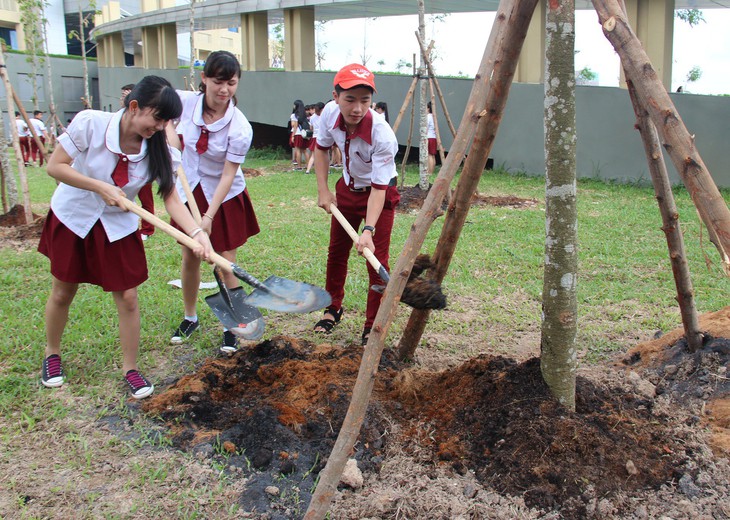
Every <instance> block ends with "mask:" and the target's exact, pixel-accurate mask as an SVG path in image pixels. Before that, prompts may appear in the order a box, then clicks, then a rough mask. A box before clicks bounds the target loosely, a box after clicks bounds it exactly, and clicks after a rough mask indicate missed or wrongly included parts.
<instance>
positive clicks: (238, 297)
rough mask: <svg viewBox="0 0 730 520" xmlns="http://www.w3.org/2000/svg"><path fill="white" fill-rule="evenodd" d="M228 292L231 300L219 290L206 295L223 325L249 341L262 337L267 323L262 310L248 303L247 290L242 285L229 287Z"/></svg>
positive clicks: (206, 300)
mask: <svg viewBox="0 0 730 520" xmlns="http://www.w3.org/2000/svg"><path fill="white" fill-rule="evenodd" d="M227 293H228V296H229V297H230V300H228V299H227V298H226V297H225V295H224V294H223V293H222V292H219V293H215V294H211V295H210V296H206V297H205V302H206V303H207V304H208V305H209V306H210V308H211V310H212V311H213V314H215V315H216V317H217V318H218V319H219V320H220V322H221V323H222V324H223V326H224V327H226V328H227V329H228V330H230V331H231V332H232V333H233V334H235V335H236V336H239V337H241V338H243V339H245V340H247V341H256V340H258V339H261V337H262V336H263V335H264V328H265V325H266V324H265V322H264V317H263V316H262V315H261V311H259V310H258V309H257V308H256V307H252V306H250V305H247V304H246V302H245V301H244V300H245V298H246V291H244V290H243V288H242V287H236V288H235V289H227Z"/></svg>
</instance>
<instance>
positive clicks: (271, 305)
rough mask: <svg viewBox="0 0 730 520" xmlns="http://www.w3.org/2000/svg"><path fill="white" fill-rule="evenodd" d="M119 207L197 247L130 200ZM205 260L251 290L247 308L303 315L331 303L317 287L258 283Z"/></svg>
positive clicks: (234, 268)
mask: <svg viewBox="0 0 730 520" xmlns="http://www.w3.org/2000/svg"><path fill="white" fill-rule="evenodd" d="M119 204H120V206H122V207H123V208H124V209H126V210H128V211H131V212H132V213H134V214H135V215H137V216H139V217H140V218H142V219H143V220H145V221H146V222H149V223H150V224H152V225H153V226H155V227H156V228H157V229H159V230H161V231H162V232H163V233H166V234H168V235H170V236H171V237H173V238H174V239H175V240H177V241H178V242H180V243H181V244H182V245H184V246H186V247H189V248H193V247H197V245H198V242H197V241H196V240H194V239H192V238H190V237H189V236H187V235H186V234H185V233H183V232H182V231H180V230H179V229H176V228H174V227H172V226H171V225H170V224H168V223H167V222H165V221H164V220H162V219H161V218H159V217H157V216H156V215H153V214H152V213H150V212H149V211H147V210H144V209H142V208H141V207H140V206H138V205H137V204H135V203H134V202H132V201H131V200H129V199H125V198H120V199H119ZM209 258H210V261H211V262H213V263H214V264H215V265H217V266H218V267H220V268H221V269H222V270H223V271H225V272H227V273H232V274H233V275H234V276H235V277H236V278H238V279H239V280H241V281H243V282H245V283H246V284H248V285H250V286H251V287H254V288H255V290H254V291H253V292H252V293H251V294H249V295H248V296H246V297H245V298H244V300H245V303H246V304H248V305H254V306H256V307H263V308H264V309H270V310H272V311H279V312H299V313H305V312H312V311H316V310H319V309H323V308H325V307H327V306H328V305H329V304H330V303H332V298H331V297H330V295H329V293H328V292H327V291H325V290H324V289H322V288H321V287H316V286H314V285H310V284H307V283H304V282H295V281H293V280H287V279H286V278H279V277H278V276H270V277H269V278H267V279H266V280H265V281H264V282H263V283H262V282H260V281H259V280H257V279H256V278H254V277H253V276H251V275H250V274H248V273H247V272H246V271H244V270H243V269H242V268H241V267H240V266H238V265H236V264H235V263H234V262H229V261H228V260H226V259H225V258H223V257H222V256H221V255H219V254H217V253H215V252H211V253H210V257H209Z"/></svg>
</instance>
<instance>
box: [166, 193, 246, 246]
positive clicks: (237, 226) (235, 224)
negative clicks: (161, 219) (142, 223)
mask: <svg viewBox="0 0 730 520" xmlns="http://www.w3.org/2000/svg"><path fill="white" fill-rule="evenodd" d="M193 197H195V202H196V203H197V205H198V209H199V210H200V214H201V215H202V214H203V213H205V212H206V211H208V201H207V200H206V199H205V194H204V193H203V188H202V187H201V186H200V184H198V185H197V186H196V187H195V189H194V190H193ZM171 223H172V225H173V226H175V227H176V228H178V229H180V230H181V231H183V232H184V231H185V230H183V229H182V228H180V226H178V225H177V223H176V222H175V221H174V220H173V221H172V222H171ZM259 231H260V229H259V223H258V221H257V220H256V213H255V212H254V210H253V204H252V203H251V197H249V195H248V190H247V189H245V190H243V192H242V193H240V194H238V195H237V196H236V197H233V198H232V199H229V200H227V201H225V202H224V203H223V204H221V206H220V208H218V211H217V212H216V214H215V218H214V219H213V228H212V230H211V235H210V243H211V245H212V246H213V249H214V250H215V251H216V252H218V253H220V252H221V251H232V250H234V249H236V248H238V247H241V246H242V245H243V244H245V243H246V241H247V240H248V239H249V238H250V237H252V236H254V235H257V234H258V233H259Z"/></svg>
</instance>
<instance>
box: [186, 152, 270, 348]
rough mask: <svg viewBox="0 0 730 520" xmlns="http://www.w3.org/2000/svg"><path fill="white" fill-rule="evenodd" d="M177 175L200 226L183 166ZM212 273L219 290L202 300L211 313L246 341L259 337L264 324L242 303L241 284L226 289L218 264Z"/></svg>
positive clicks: (196, 206)
mask: <svg viewBox="0 0 730 520" xmlns="http://www.w3.org/2000/svg"><path fill="white" fill-rule="evenodd" d="M177 176H178V178H179V179H180V184H182V187H183V191H184V192H185V196H186V197H187V199H188V208H190V213H192V215H193V219H195V222H197V223H198V225H200V223H201V222H202V220H203V218H202V217H201V215H200V209H199V208H198V205H197V204H196V203H195V198H194V196H193V192H192V190H191V189H190V184H189V183H188V178H187V176H186V175H185V170H183V168H182V166H180V167H178V169H177ZM213 276H215V281H216V282H217V283H218V289H219V292H218V293H216V294H212V295H210V296H207V297H206V298H205V302H206V303H207V304H208V306H209V307H210V309H211V310H212V311H213V314H215V315H216V317H217V318H218V320H219V321H220V322H221V323H222V324H223V326H224V327H225V328H227V329H228V330H230V331H231V332H232V333H233V334H235V335H236V336H241V337H242V338H244V339H245V340H248V341H256V340H258V339H261V338H262V337H263V335H264V328H265V326H266V323H265V322H264V317H263V316H262V315H261V312H260V311H259V310H258V309H257V308H256V307H252V306H251V305H246V304H245V303H244V302H243V299H244V298H245V297H246V292H245V291H244V290H243V289H242V288H241V287H236V288H234V289H228V287H226V284H225V283H223V279H222V278H221V276H220V273H219V272H218V267H214V268H213Z"/></svg>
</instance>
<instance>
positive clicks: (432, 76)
mask: <svg viewBox="0 0 730 520" xmlns="http://www.w3.org/2000/svg"><path fill="white" fill-rule="evenodd" d="M416 39H417V40H418V45H419V46H420V47H421V52H422V53H424V54H423V61H425V62H426V67H427V68H428V77H429V78H430V79H432V80H433V82H434V85H435V86H436V93H437V94H438V97H439V101H440V102H441V108H443V110H444V117H446V124H448V125H449V130H451V135H452V136H455V135H456V128H454V123H452V122H451V116H449V108H448V107H447V106H446V100H445V99H444V95H443V93H442V92H441V85H439V82H438V79H437V78H436V74H435V73H434V71H433V65H432V64H431V58H430V56H431V48H432V47H433V44H434V42H433V41H431V43H430V45H429V47H428V49H426V48H425V46H424V45H423V41H422V40H421V36H420V35H419V34H418V32H417V31H416ZM431 106H432V107H434V108H435V107H436V104H435V103H431Z"/></svg>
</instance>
